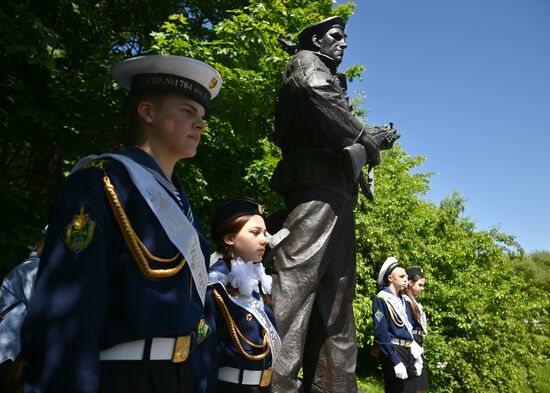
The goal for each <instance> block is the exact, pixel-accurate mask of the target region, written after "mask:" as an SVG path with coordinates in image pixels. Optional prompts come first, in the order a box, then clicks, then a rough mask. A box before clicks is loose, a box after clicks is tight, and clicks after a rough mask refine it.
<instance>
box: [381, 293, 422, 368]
mask: <svg viewBox="0 0 550 393" xmlns="http://www.w3.org/2000/svg"><path fill="white" fill-rule="evenodd" d="M384 291H386V292H389V293H391V290H390V289H389V288H388V287H386V288H384ZM398 297H399V298H400V299H401V300H403V298H402V295H398ZM372 315H373V318H374V342H375V344H376V345H377V346H378V348H379V349H380V353H381V355H382V356H384V357H386V358H388V359H390V360H391V362H392V363H393V365H394V366H395V365H397V364H398V363H400V362H401V358H400V357H399V355H398V354H397V351H396V350H395V348H394V347H393V344H392V342H391V339H392V338H399V339H402V340H408V341H412V340H413V337H412V336H411V334H410V333H409V331H408V330H407V327H406V326H405V325H403V326H402V327H399V326H397V325H396V324H395V323H394V322H393V321H392V319H391V317H390V313H389V310H388V307H387V306H386V303H385V302H384V299H381V298H379V297H378V296H377V297H375V298H374V300H373V302H372Z"/></svg>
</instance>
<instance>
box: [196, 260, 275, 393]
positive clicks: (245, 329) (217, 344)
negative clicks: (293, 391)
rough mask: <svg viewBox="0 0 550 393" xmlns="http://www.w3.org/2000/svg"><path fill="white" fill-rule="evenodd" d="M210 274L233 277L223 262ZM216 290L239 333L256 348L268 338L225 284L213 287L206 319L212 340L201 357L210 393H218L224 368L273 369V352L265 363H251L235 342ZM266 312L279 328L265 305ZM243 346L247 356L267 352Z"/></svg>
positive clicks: (209, 292)
mask: <svg viewBox="0 0 550 393" xmlns="http://www.w3.org/2000/svg"><path fill="white" fill-rule="evenodd" d="M210 270H211V271H218V272H221V273H223V274H226V275H228V274H229V269H228V268H227V265H226V264H225V262H224V261H223V260H221V259H220V260H219V261H218V262H216V263H215V264H214V265H212V266H211V267H210ZM214 289H216V291H217V292H218V293H219V294H220V295H221V296H222V297H223V300H224V303H225V305H226V306H227V308H228V309H229V313H230V314H231V317H232V318H233V320H234V321H235V323H236V325H237V326H238V328H239V330H240V331H241V332H242V333H243V335H244V336H245V337H246V338H247V339H248V340H250V341H252V342H253V343H255V344H261V343H262V342H263V337H264V331H263V330H262V326H261V325H260V323H259V322H258V321H257V320H256V318H254V317H253V316H252V315H251V314H249V313H248V311H246V310H245V309H244V308H242V307H240V306H238V305H236V304H235V303H233V302H232V301H231V299H229V296H228V295H227V293H226V292H225V290H224V289H223V288H222V285H221V284H213V285H211V286H209V287H208V291H207V293H206V303H205V315H206V317H207V320H208V324H209V325H210V327H211V328H212V334H211V335H210V336H208V338H207V339H206V341H205V342H204V344H203V345H204V348H201V355H202V359H203V363H204V364H205V366H206V367H207V374H208V392H209V393H213V392H216V388H217V380H218V368H220V367H235V368H239V369H246V370H265V369H267V368H269V367H271V365H272V364H271V363H272V358H271V352H270V353H269V354H268V355H267V356H266V357H265V358H264V359H262V360H256V361H253V360H247V359H246V358H245V357H244V356H243V355H242V354H241V353H240V352H239V350H238V349H237V348H236V347H235V345H234V344H233V341H232V340H231V336H230V334H229V329H228V326H227V323H226V321H225V319H224V317H223V314H222V311H221V309H220V308H219V306H218V304H217V303H216V300H215V298H214V293H213V290H214ZM253 296H255V297H256V298H257V299H259V298H260V294H259V293H257V292H254V293H253ZM264 310H265V313H266V315H267V317H268V318H269V320H270V321H271V323H272V324H273V326H274V327H275V328H277V325H276V322H275V315H274V313H273V310H272V309H271V307H270V306H269V305H268V304H267V303H265V302H264ZM247 316H248V318H247ZM240 342H241V344H242V346H243V348H244V349H245V350H246V352H247V353H249V354H250V355H257V354H260V353H262V352H263V351H262V350H261V349H258V348H252V347H251V346H250V345H249V344H247V343H246V342H245V341H243V340H241V341H240ZM199 348H200V347H199ZM266 391H270V388H268V389H266Z"/></svg>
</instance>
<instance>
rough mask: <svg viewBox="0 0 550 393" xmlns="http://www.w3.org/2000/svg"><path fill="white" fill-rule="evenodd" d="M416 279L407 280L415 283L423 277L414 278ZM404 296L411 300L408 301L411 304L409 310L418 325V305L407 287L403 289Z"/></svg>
mask: <svg viewBox="0 0 550 393" xmlns="http://www.w3.org/2000/svg"><path fill="white" fill-rule="evenodd" d="M414 277H416V280H415V279H413V278H410V277H409V280H410V281H414V282H417V281H418V280H420V279H421V278H424V277H420V276H418V275H416V276H414ZM405 295H406V296H407V297H408V298H409V299H410V300H411V301H410V304H411V308H412V312H413V317H414V320H415V321H416V322H418V323H421V320H420V308H419V307H418V304H416V302H415V301H414V296H413V294H412V291H411V288H409V286H408V285H407V288H405Z"/></svg>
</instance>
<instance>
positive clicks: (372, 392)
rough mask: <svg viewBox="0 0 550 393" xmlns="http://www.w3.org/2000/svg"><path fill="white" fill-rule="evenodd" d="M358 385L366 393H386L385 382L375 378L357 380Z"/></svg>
mask: <svg viewBox="0 0 550 393" xmlns="http://www.w3.org/2000/svg"><path fill="white" fill-rule="evenodd" d="M357 385H358V386H359V389H360V390H361V391H363V392H365V393H384V382H383V381H382V380H378V379H376V378H374V377H365V378H357Z"/></svg>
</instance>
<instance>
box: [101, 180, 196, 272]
mask: <svg viewBox="0 0 550 393" xmlns="http://www.w3.org/2000/svg"><path fill="white" fill-rule="evenodd" d="M103 186H104V189H105V194H106V195H107V200H108V201H109V205H111V209H112V210H113V214H114V216H115V219H116V221H117V223H118V226H119V228H120V232H121V233H122V237H123V238H124V241H125V243H126V246H127V247H128V250H130V254H131V255H132V257H133V258H134V261H135V262H136V264H137V266H138V268H139V270H140V271H141V273H142V274H143V275H144V276H146V277H149V278H167V277H171V276H173V275H175V274H177V273H178V272H179V271H180V270H181V269H182V268H183V266H184V265H185V262H186V260H185V258H183V257H182V258H181V261H180V262H179V263H178V265H177V266H175V267H173V268H170V269H151V268H150V267H149V263H148V262H147V259H146V258H145V255H143V253H144V252H145V254H146V255H147V256H148V257H149V258H150V259H152V260H154V261H156V262H172V261H175V260H176V258H177V257H179V256H180V255H181V254H180V253H179V251H178V253H177V254H176V256H175V257H173V258H169V259H163V258H158V257H155V256H154V255H152V254H151V253H150V252H149V250H148V249H147V247H146V246H145V244H143V242H142V241H141V240H140V239H139V237H138V236H137V234H136V233H135V232H134V229H133V228H132V225H131V224H130V221H129V220H128V216H126V212H125V211H124V208H123V207H122V205H121V204H120V201H119V199H118V196H117V194H116V191H115V187H114V186H113V185H112V184H111V180H110V179H109V176H107V175H105V176H103Z"/></svg>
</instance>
